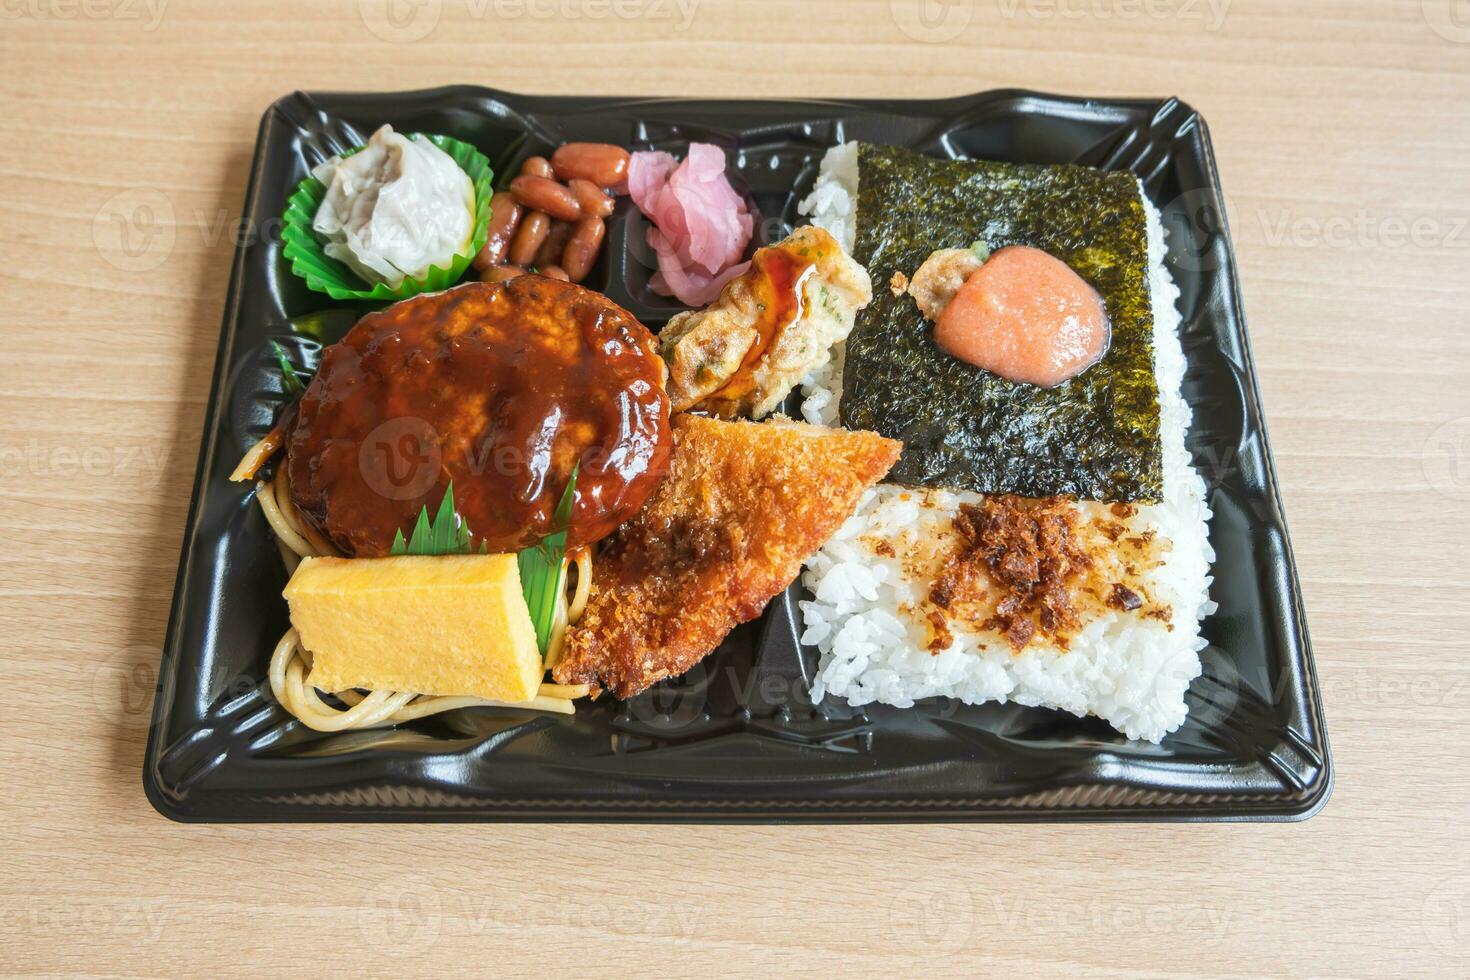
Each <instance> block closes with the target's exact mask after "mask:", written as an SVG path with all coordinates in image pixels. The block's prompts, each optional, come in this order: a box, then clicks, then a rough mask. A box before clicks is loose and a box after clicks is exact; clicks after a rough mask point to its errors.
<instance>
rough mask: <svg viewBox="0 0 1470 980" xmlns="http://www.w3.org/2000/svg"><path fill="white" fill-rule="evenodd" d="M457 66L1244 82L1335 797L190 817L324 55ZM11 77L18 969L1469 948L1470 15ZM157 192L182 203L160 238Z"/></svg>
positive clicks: (6, 214) (6, 54)
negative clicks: (891, 813) (188, 663)
mask: <svg viewBox="0 0 1470 980" xmlns="http://www.w3.org/2000/svg"><path fill="white" fill-rule="evenodd" d="M450 82H475V83H483V84H488V85H494V86H498V87H503V88H511V89H517V90H522V91H536V92H547V93H593V94H595V93H624V94H630V95H631V94H649V95H653V94H661V95H687V96H797V95H799V96H866V97H877V96H885V97H905V96H907V97H925V96H945V95H955V94H960V93H967V92H972V91H976V90H981V89H988V88H996V87H1007V86H1024V87H1033V88H1039V89H1043V90H1050V91H1056V92H1066V93H1077V94H1093V95H1120V96H1121V95H1128V96H1163V95H1169V94H1176V95H1179V96H1181V97H1182V98H1184V99H1186V100H1187V101H1189V102H1190V103H1191V104H1193V105H1194V106H1195V107H1196V108H1198V109H1200V110H1201V111H1202V112H1203V113H1204V115H1205V116H1206V118H1207V119H1208V121H1209V123H1210V126H1211V128H1212V131H1213V135H1214V140H1215V146H1216V149H1217V152H1218V154H1219V162H1220V168H1221V172H1222V175H1223V182H1224V186H1225V188H1226V190H1227V192H1228V195H1229V197H1230V199H1231V203H1232V206H1233V210H1232V221H1233V226H1234V234H1235V243H1236V248H1237V250H1238V253H1239V259H1240V268H1241V275H1242V279H1243V283H1244V291H1245V297H1246V306H1247V311H1248V315H1249V318H1250V324H1251V331H1252V333H1251V336H1252V341H1253V343H1254V346H1255V353H1256V359H1257V366H1258V368H1259V371H1260V382H1261V387H1262V389H1263V393H1264V398H1265V404H1266V409H1267V414H1268V418H1269V421H1270V428H1271V436H1272V441H1273V443H1274V448H1275V453H1276V462H1277V466H1278V468H1279V470H1280V476H1281V481H1282V484H1283V488H1284V489H1283V493H1284V498H1285V503H1286V509H1287V513H1288V516H1289V519H1290V523H1291V530H1292V534H1293V538H1294V541H1295V545H1296V557H1297V561H1298V563H1299V565H1300V570H1301V577H1302V582H1303V587H1304V590H1305V595H1306V605H1307V612H1308V617H1309V621H1310V625H1311V628H1312V634H1313V639H1314V641H1315V647H1316V659H1317V668H1318V670H1319V672H1320V674H1321V681H1322V686H1323V690H1324V696H1325V701H1326V710H1327V717H1328V724H1329V729H1330V732H1331V737H1332V747H1333V750H1334V752H1335V755H1336V762H1337V790H1336V794H1335V796H1334V798H1333V799H1332V801H1331V802H1330V803H1329V804H1328V806H1327V808H1326V809H1325V810H1324V811H1323V812H1322V813H1321V814H1320V815H1319V816H1317V817H1316V818H1314V819H1313V820H1311V821H1309V822H1307V823H1304V824H1296V825H1207V826H1184V825H1181V826H1151V825H1121V826H1046V825H1039V826H1007V825H998V826H927V827H894V826H856V827H746V828H728V827H647V826H645V827H617V826H596V827H582V828H571V829H556V828H551V829H550V830H549V829H548V828H546V827H538V826H473V825H458V826H455V825H450V826H377V827H373V826H351V825H337V826H332V825H327V826H308V827H288V826H273V827H257V826H183V825H179V824H174V823H170V822H169V821H167V820H165V819H164V818H162V817H160V816H159V815H158V814H156V813H155V812H154V811H153V809H152V808H151V807H150V806H149V805H148V803H147V801H146V800H145V799H144V797H143V793H142V790H141V787H140V782H139V770H140V764H141V760H142V756H143V747H144V742H145V739H146V736H147V725H148V722H147V719H148V711H149V709H150V701H151V691H152V687H153V683H154V679H155V677H156V672H157V664H158V651H159V649H160V646H161V644H162V641H163V635H164V624H165V619H166V617H167V614H168V609H169V599H170V593H171V590H172V586H173V578H174V572H175V568H176V562H177V557H178V551H179V543H180V539H181V536H182V534H183V528H184V520H185V512H186V509H187V505H188V492H189V487H190V485H191V481H192V480H193V476H194V465H195V460H196V454H197V451H198V446H199V440H200V435H201V426H202V421H203V416H204V409H205V398H206V395H207V393H208V390H209V376H210V371H211V367H212V364H213V360H214V355H215V345H216V341H217V337H218V330H219V322H220V315H221V311H222V308H223V304H224V297H225V289H226V280H227V276H228V272H229V267H230V262H231V255H232V252H233V245H232V242H231V234H230V232H229V221H230V219H231V218H232V217H238V215H239V209H240V206H241V202H242V199H243V194H244V188H245V182H246V176H247V167H248V164H249V160H250V156H251V150H252V144H253V140H254V138H255V131H256V125H257V122H258V121H259V118H260V114H261V112H262V111H263V110H264V109H265V107H266V106H267V105H268V104H269V103H270V102H271V101H272V100H273V99H275V98H276V97H278V96H279V95H281V94H283V93H285V92H287V91H289V90H291V89H294V88H303V89H339V90H340V89H412V88H420V87H427V86H433V85H439V84H443V83H450ZM0 91H3V103H0V105H3V112H0V135H3V149H0V161H3V162H0V268H3V270H4V278H3V280H0V283H3V285H0V289H3V295H4V302H3V303H0V519H3V528H4V532H5V536H6V539H7V546H6V548H5V550H4V552H3V553H0V610H3V622H4V624H5V627H6V630H5V632H6V642H5V644H4V645H3V647H0V671H3V685H0V699H3V704H4V710H3V711H0V736H3V737H0V746H3V748H0V758H3V782H4V792H3V793H0V823H3V826H4V828H5V829H4V845H3V846H4V849H5V851H6V852H7V853H6V854H5V855H4V857H3V859H0V861H3V863H0V867H3V869H4V870H3V872H0V969H3V970H4V971H6V972H10V971H15V972H47V973H54V972H87V973H110V974H161V973H175V974H177V973H192V974H198V975H212V974H226V973H232V972H238V971H240V970H242V969H243V968H244V967H245V965H246V964H247V963H250V964H252V965H253V966H255V967H256V968H258V969H259V971H260V972H262V973H265V972H269V973H272V974H279V975H298V974H301V975H305V974H311V973H318V972H345V971H351V972H361V973H375V974H376V973H387V974H395V973H397V974H402V973H409V972H415V973H418V972H429V971H435V972H451V971H453V972H464V971H473V972H476V973H480V972H490V973H494V974H497V975H513V974H516V973H525V974H542V973H550V972H561V971H563V970H577V971H579V972H586V973H592V974H597V975H602V974H624V973H631V972H632V971H633V970H635V969H638V968H640V967H642V968H645V969H646V970H648V969H651V970H658V971H660V972H662V973H666V974H667V973H673V974H676V975H677V974H688V975H697V974H699V973H703V972H706V971H714V970H721V971H731V972H741V973H745V972H756V971H761V972H765V971H774V970H777V969H780V970H784V971H790V972H793V973H801V974H813V975H815V974H828V973H836V972H838V971H841V972H858V973H862V974H883V973H886V974H890V975H904V976H907V975H913V974H919V973H924V972H928V973H939V974H955V975H960V974H964V975H977V974H978V975H995V974H1001V975H1004V974H1016V975H1028V976H1029V975H1053V974H1063V973H1070V972H1073V971H1081V970H1086V971H1089V972H1094V973H1099V974H1105V975H1117V976H1130V977H1131V976H1141V975H1149V976H1160V977H1164V976H1181V975H1213V974H1231V975H1251V976H1259V975H1275V974H1290V975H1306V974H1311V975H1359V976H1384V975H1391V974H1411V973H1412V974H1421V975H1422V974H1435V973H1441V974H1445V975H1460V976H1464V975H1466V974H1467V973H1470V848H1467V839H1470V835H1467V832H1466V830H1465V827H1464V823H1465V818H1466V814H1467V811H1470V775H1467V773H1466V768H1467V766H1466V764H1467V763H1470V749H1467V738H1466V735H1467V731H1466V725H1465V721H1464V717H1465V714H1466V712H1467V710H1470V662H1467V657H1466V650H1467V645H1466V641H1465V638H1464V635H1463V633H1462V631H1463V630H1464V629H1465V628H1466V627H1467V626H1470V587H1467V585H1466V577H1465V574H1464V569H1463V561H1464V558H1463V556H1464V555H1465V554H1466V553H1467V552H1470V531H1467V528H1466V521H1465V515H1466V512H1467V503H1470V312H1467V309H1470V277H1467V275H1466V273H1467V271H1470V4H1467V3H1465V2H1463V0H1458V2H1455V0H1449V2H1446V0H1425V2H1424V3H1420V2H1419V0H1399V2H1394V0H1317V2H1292V3H1280V2H1277V0H1233V2H1232V0H1147V2H1145V0H997V2H994V3H981V2H976V3H969V2H966V0H958V2H949V3H938V2H933V3H931V4H930V5H929V6H928V7H924V8H921V7H920V6H919V5H917V4H914V3H909V2H903V0H896V2H894V3H892V4H890V3H889V2H887V0H872V2H835V0H832V2H813V3H803V2H800V0H779V2H778V0H769V2H766V0H762V2H744V3H738V4H737V3H733V2H731V3H724V2H716V0H681V2H675V0H667V2H665V0H611V2H609V3H599V2H598V0H443V2H440V0H420V2H419V3H418V4H417V5H415V4H411V3H408V4H399V5H398V6H396V7H393V8H389V7H388V6H387V4H386V3H385V0H363V2H362V3H361V4H360V5H359V4H357V3H344V4H336V3H326V2H318V3H312V4H299V5H298V4H293V3H287V2H284V0H269V2H265V0H252V2H251V3H249V4H248V5H247V4H243V3H241V4H225V3H217V4H210V3H203V2H192V0H166V2H165V0H3V2H0ZM160 199H162V200H163V201H164V202H166V213H164V214H163V217H164V220H162V221H161V222H160V223H159V225H158V226H157V227H156V228H154V229H153V231H154V232H155V233H156V234H154V235H153V236H152V237H149V236H148V234H147V233H148V231H149V229H147V228H127V227H124V228H121V229H119V222H123V223H124V224H125V223H126V222H127V221H129V220H132V216H135V215H136V214H137V213H138V212H137V210H136V209H137V206H138V205H139V204H140V203H147V202H156V201H158V200H160ZM169 215H171V218H170V217H169ZM132 232H136V233H137V234H138V236H139V237H134V238H128V239H125V238H122V237H120V235H123V234H128V233H132ZM160 249H162V251H159V250H160Z"/></svg>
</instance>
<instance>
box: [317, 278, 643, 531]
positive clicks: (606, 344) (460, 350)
mask: <svg viewBox="0 0 1470 980" xmlns="http://www.w3.org/2000/svg"><path fill="white" fill-rule="evenodd" d="M671 441H672V440H671V436H670V433H669V403H668V399H667V397H666V395H665V394H664V390H663V365H662V361H660V360H659V358H658V355H657V348H656V342H655V340H654V338H653V336H652V335H651V334H650V333H649V332H648V330H647V329H646V328H645V327H644V326H643V325H642V324H640V323H639V322H638V321H637V320H636V319H634V318H633V316H632V314H630V313H628V312H627V311H626V310H624V309H622V308H621V307H619V306H617V305H616V304H614V303H612V302H610V301H609V300H607V299H606V297H603V296H601V295H599V294H597V293H593V292H591V291H589V290H586V289H583V288H581V287H580V286H576V285H573V284H571V283H565V282H561V281H558V280H554V279H546V278H543V277H540V276H532V275H526V276H520V277H517V278H515V279H512V280H510V281H509V282H505V283H494V284H489V283H469V284H466V285H463V286H459V287H457V288H455V289H451V290H447V291H445V292H442V293H437V294H432V295H425V296H417V297H414V298H412V299H409V300H405V301H403V302H401V303H398V304H396V305H394V306H391V307H389V308H388V309H386V310H383V311H381V312H378V313H373V314H369V315H368V316H366V317H363V319H362V320H361V321H359V322H358V324H357V325H356V326H355V327H353V328H352V330H351V331H349V332H348V334H347V335H346V336H345V337H344V338H343V339H342V341H341V342H340V343H338V344H335V345H333V346H332V347H330V348H328V349H327V351H326V352H325V354H324V356H323V358H322V363H321V367H320V369H319V370H318V371H317V374H316V377H315V378H314V379H313V380H312V382H311V384H310V385H309V386H308V388H307V390H306V392H305V394H303V395H302V398H301V402H300V411H299V414H298V416H297V419H296V422H295V424H294V425H293V427H292V430H291V432H290V435H289V440H288V453H289V455H288V465H289V467H290V476H291V497H292V501H293V502H294V503H295V505H296V507H297V509H298V510H299V511H300V512H301V514H302V516H303V517H304V518H305V519H306V520H307V521H308V522H309V523H310V524H311V525H312V526H313V527H315V528H316V529H317V530H319V531H320V532H322V534H324V535H325V536H327V537H328V538H330V539H331V540H332V542H333V543H335V544H336V545H337V546H338V547H340V548H341V549H342V550H343V551H344V552H345V553H346V554H348V555H356V556H379V555H385V554H387V553H388V551H389V548H390V547H391V545H392V542H393V538H394V535H395V534H396V533H397V532H398V531H399V530H402V531H403V533H404V535H405V536H408V535H409V534H410V532H411V530H412V527H413V523H414V521H415V519H416V518H417V516H418V514H419V511H420V509H421V508H422V507H424V506H427V507H428V508H429V511H430V514H431V515H432V514H433V512H434V511H435V510H436V509H437V507H438V505H439V503H440V501H441V500H442V499H443V496H444V491H445V488H446V487H447V486H448V485H449V483H450V481H453V484H454V499H455V505H456V510H457V511H458V512H459V514H460V515H461V517H462V518H463V520H464V521H465V523H466V525H467V526H468V528H469V530H470V533H471V534H472V536H473V538H474V542H475V545H476V547H477V548H478V547H479V545H480V544H481V542H484V543H485V544H487V545H488V547H489V550H490V551H491V552H506V551H514V550H517V549H519V548H523V547H527V546H529V545H532V544H535V543H536V542H538V541H540V540H541V539H542V538H543V537H545V536H546V535H547V534H548V533H550V531H551V530H553V528H552V526H551V524H552V515H553V513H554V512H555V509H556V505H557V503H558V501H559V500H560V498H561V495H562V493H563V492H564V490H565V489H566V485H567V482H568V480H569V478H570V475H571V471H572V468H573V465H574V464H575V463H577V462H578V461H580V468H579V472H578V477H577V487H576V497H575V503H574V505H573V509H572V521H571V528H570V532H569V535H568V544H569V546H570V547H573V548H575V547H578V546H581V545H586V544H589V543H591V542H594V541H597V540H598V539H600V538H602V537H604V536H606V535H607V534H609V533H610V532H611V531H612V530H613V529H614V528H616V527H617V526H618V525H619V524H621V523H622V522H623V521H625V520H627V519H628V518H630V517H632V516H633V514H635V513H637V511H638V510H639V508H641V507H642V505H643V502H644V500H645V499H646V498H647V497H648V495H649V494H650V493H651V492H652V491H653V489H654V487H655V486H656V485H657V483H658V481H659V480H660V479H661V478H662V476H663V474H664V472H665V471H666V470H667V468H668V462H669V452H670V449H671Z"/></svg>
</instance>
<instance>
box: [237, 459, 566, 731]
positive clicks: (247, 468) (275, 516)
mask: <svg viewBox="0 0 1470 980" xmlns="http://www.w3.org/2000/svg"><path fill="white" fill-rule="evenodd" d="M279 445H280V444H279V441H276V440H272V438H271V436H266V437H265V438H264V439H262V440H261V441H260V442H258V443H256V444H255V445H254V446H252V447H251V449H250V451H249V452H247V453H246V454H245V458H244V459H242V460H241V461H240V465H239V466H237V467H236V468H235V472H234V473H233V474H232V475H231V478H232V479H236V480H248V479H250V478H251V477H253V476H254V475H255V473H256V472H257V471H258V470H259V469H260V467H261V466H262V465H264V464H265V462H266V460H268V459H270V457H271V455H272V454H273V453H274V452H275V450H276V449H278V448H279ZM255 499H256V500H257V501H259V502H260V509H261V511H262V512H263V513H264V514H265V519H266V521H267V523H269V524H270V526H271V530H272V531H273V532H275V536H276V544H277V546H278V547H279V548H280V551H281V557H282V559H283V560H284V561H285V562H286V570H287V571H288V572H290V573H292V574H294V573H295V571H296V567H297V565H299V564H300V563H301V559H302V558H309V557H320V556H333V555H337V554H339V552H338V551H337V549H336V548H333V547H332V546H331V544H330V543H329V542H327V541H326V540H324V539H323V538H322V536H321V535H320V534H318V533H317V532H316V531H315V530H313V529H312V528H311V527H308V526H307V525H306V524H304V523H303V522H302V521H301V520H300V519H299V518H297V516H296V511H295V508H294V507H293V506H292V504H291V485H290V482H289V477H287V475H286V467H284V466H279V467H277V468H276V474H275V477H274V478H273V479H271V480H270V481H269V482H267V481H264V480H260V481H257V482H256V484H255ZM568 566H571V567H575V568H576V575H575V585H574V586H573V592H572V597H571V599H570V600H568V598H567V594H566V589H563V590H562V591H561V592H560V593H559V594H558V596H557V603H556V609H555V613H554V617H553V620H552V627H551V638H550V640H549V642H548V644H547V652H546V668H547V669H548V670H549V669H551V667H552V666H554V665H555V664H556V660H557V658H558V657H559V656H560V655H561V651H562V647H563V645H564V643H565V639H566V631H567V627H568V626H569V625H570V624H572V623H575V622H576V621H577V620H578V619H579V618H581V615H582V611H583V610H584V609H586V608H587V597H588V594H589V593H590V592H591V589H592V552H591V549H589V548H580V549H578V550H577V552H576V554H575V555H573V556H572V558H571V559H570V560H568V559H565V558H564V559H563V560H562V574H563V576H564V577H566V576H567V572H568V570H569V569H568ZM310 670H311V651H309V650H307V649H305V648H304V647H303V646H302V645H301V638H300V636H299V635H298V634H297V632H296V628H295V627H294V626H293V627H292V628H291V629H289V630H287V631H286V634H285V635H284V636H282V637H281V640H280V642H279V643H277V644H276V649H275V651H274V652H273V653H272V654H271V664H270V683H271V691H272V692H273V693H274V694H275V696H276V700H277V701H278V702H280V704H281V706H282V707H283V708H285V709H286V710H287V711H289V712H290V713H291V714H292V715H293V716H294V717H295V718H296V719H297V720H299V721H300V722H301V723H302V724H304V725H306V726H307V727H308V728H313V729H315V730H317V731H319V732H341V731H348V730H350V729H362V728H377V727H380V726H383V725H396V724H399V723H401V722H406V721H413V720H414V719H417V718H426V717H428V716H429V715H436V714H439V713H440V712H443V711H453V710H454V709H456V708H471V707H515V708H530V709H532V710H537V711H552V712H556V713H558V714H567V715H569V714H572V713H573V711H574V710H575V709H574V708H573V706H572V702H573V701H574V700H575V699H577V698H580V697H585V696H586V695H587V685H585V684H575V685H571V684H549V683H544V684H542V685H541V688H540V691H539V692H538V694H537V696H536V697H534V698H532V699H531V700H530V701H523V702H517V703H514V704H512V703H510V702H505V701H492V700H490V699H488V698H479V697H473V696H469V695H430V694H415V693H413V692H410V691H369V692H368V693H366V694H364V693H362V692H361V691H355V690H350V691H337V692H332V697H333V698H335V699H336V700H337V701H340V702H341V703H342V704H343V705H345V707H340V708H339V707H336V706H334V705H332V704H331V703H329V702H327V701H325V700H323V699H322V696H321V694H319V693H318V692H317V689H316V688H314V687H312V686H311V684H310V683H308V681H307V678H308V676H309V673H310Z"/></svg>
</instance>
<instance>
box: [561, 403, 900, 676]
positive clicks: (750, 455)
mask: <svg viewBox="0 0 1470 980" xmlns="http://www.w3.org/2000/svg"><path fill="white" fill-rule="evenodd" d="M902 448H903V446H902V444H901V443H899V442H898V441H897V440H894V439H885V438H883V437H882V436H879V435H876V434H875V433H872V432H849V431H846V430H844V429H826V428H822V427H820V426H814V425H807V424H805V423H801V422H792V421H789V420H787V419H776V420H772V421H770V422H765V423H762V424H755V423H752V422H722V421H719V420H717V419H710V418H701V417H698V416H692V415H678V416H675V417H674V454H673V461H672V464H671V467H670V471H669V475H668V477H667V478H666V479H665V480H664V482H663V483H662V484H660V486H659V488H658V490H656V491H655V492H654V495H653V497H652V498H650V500H649V502H648V504H647V505H646V506H645V507H644V508H643V510H642V511H640V512H639V514H638V516H637V517H635V518H634V519H633V520H631V521H629V522H628V523H627V524H625V525H623V526H622V527H621V528H619V529H618V531H617V532H616V533H615V534H614V535H613V536H612V537H611V538H609V539H608V541H607V543H606V545H605V547H604V549H603V552H602V553H601V554H599V555H598V557H597V561H596V565H595V572H594V574H593V576H592V595H591V598H590V599H589V601H588V603H587V609H586V612H584V613H583V615H582V618H581V620H580V621H578V623H577V624H576V626H574V627H573V628H572V629H571V630H570V631H569V632H568V634H567V643H566V649H565V651H564V653H563V654H562V657H561V660H560V661H558V663H557V664H556V666H555V668H554V669H553V670H552V673H553V674H554V675H555V677H556V680H557V681H558V682H559V683H562V684H590V685H592V686H593V688H594V689H605V690H608V691H611V692H612V693H613V694H614V695H616V696H617V697H619V698H627V697H632V696H633V695H635V694H637V693H638V692H639V691H642V690H644V689H646V688H648V687H650V686H651V685H653V684H655V683H657V682H658V681H660V680H662V679H664V678H665V677H674V676H677V675H679V674H682V673H684V672H685V671H687V670H689V668H691V667H693V666H694V665H695V664H696V663H698V662H699V661H700V660H702V659H703V658H704V657H705V656H707V655H708V654H710V653H711V652H713V651H714V649H715V648H716V647H718V646H719V645H720V641H722V640H723V639H724V638H725V636H726V635H727V634H728V633H729V632H730V631H731V630H732V629H734V628H735V627H736V626H737V625H739V624H740V623H743V622H746V621H747V620H751V619H754V618H755V617H757V616H759V615H760V613H761V610H763V609H764V608H765V607H766V603H768V602H770V600H771V598H772V597H774V596H775V595H777V594H778V593H780V592H781V591H782V590H783V589H785V588H786V586H788V585H789V584H791V582H792V581H793V580H794V579H795V578H796V576H797V573H798V572H800V570H801V564H802V562H803V561H805V560H806V559H807V558H809V557H810V556H811V555H812V554H814V553H815V552H816V550H817V549H818V548H819V547H821V545H822V543H823V542H824V541H826V540H827V539H828V538H829V537H831V536H832V534H833V533H834V532H836V530H837V529H838V527H840V526H841V525H842V522H843V521H845V520H846V519H847V518H848V517H850V516H851V515H852V513H853V511H854V510H856V509H857V505H858V501H859V500H860V499H861V497H862V495H863V492H864V491H865V490H867V489H868V488H869V487H871V486H872V485H873V484H875V483H877V482H878V481H879V480H881V479H882V478H883V475H884V474H885V473H887V472H888V470H889V468H890V467H891V466H892V465H893V464H894V462H895V461H896V460H897V459H898V454H899V451H900V450H901V449H902Z"/></svg>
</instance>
